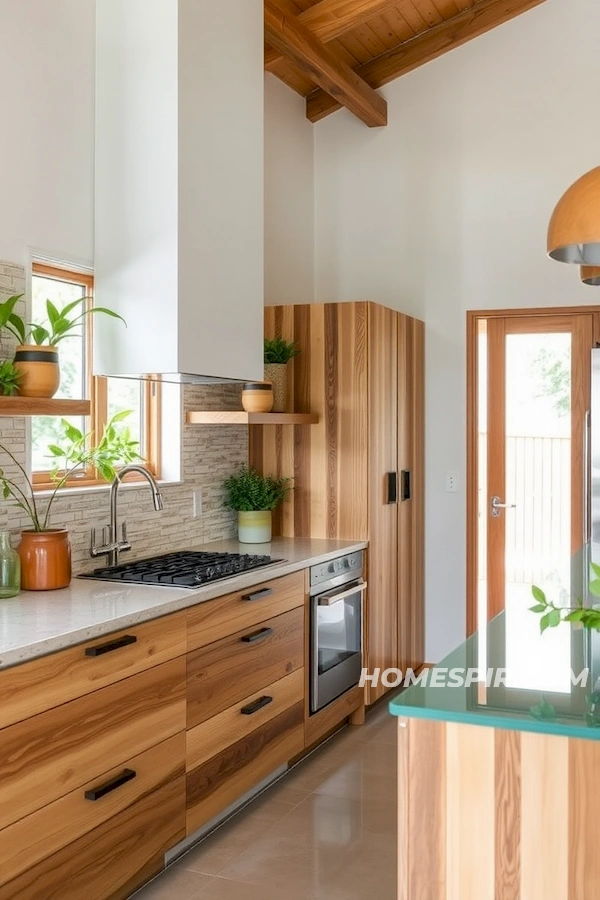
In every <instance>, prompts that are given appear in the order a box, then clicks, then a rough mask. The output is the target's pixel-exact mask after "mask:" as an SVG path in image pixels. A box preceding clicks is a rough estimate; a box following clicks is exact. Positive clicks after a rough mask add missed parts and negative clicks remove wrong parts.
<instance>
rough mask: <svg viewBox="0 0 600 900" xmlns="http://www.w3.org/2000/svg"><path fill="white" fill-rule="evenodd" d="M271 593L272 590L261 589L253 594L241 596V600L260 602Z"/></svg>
mask: <svg viewBox="0 0 600 900" xmlns="http://www.w3.org/2000/svg"><path fill="white" fill-rule="evenodd" d="M272 593H273V588H261V590H260V591H255V592H254V593H253V594H242V600H262V599H263V597H270V596H271V594H272Z"/></svg>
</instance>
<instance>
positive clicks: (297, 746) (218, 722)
mask: <svg viewBox="0 0 600 900" xmlns="http://www.w3.org/2000/svg"><path fill="white" fill-rule="evenodd" d="M303 681H304V670H303V669H299V670H298V671H297V672H295V673H293V674H292V675H288V676H287V677H286V678H283V679H282V680H281V681H279V682H276V683H275V684H274V685H268V686H267V687H265V689H264V691H260V692H258V693H257V694H256V695H253V696H251V697H248V698H247V700H245V701H243V703H242V704H241V705H239V706H236V707H234V708H232V709H231V710H226V711H225V712H224V713H221V714H220V715H219V716H216V717H215V719H209V720H208V721H207V722H205V723H204V724H202V725H199V726H197V728H196V729H193V730H192V731H191V732H189V733H188V754H187V765H188V774H187V778H186V804H187V832H188V834H192V833H193V832H194V831H196V830H197V829H198V828H200V827H201V826H202V825H204V824H206V822H208V821H210V819H212V818H214V817H215V816H216V815H218V813H219V812H221V811H222V810H224V809H226V808H227V807H228V806H230V805H231V804H232V803H234V802H235V801H236V800H238V799H239V798H240V797H241V796H242V795H243V794H245V793H246V792H247V791H249V790H251V789H252V788H253V787H254V786H255V785H257V784H259V783H260V782H261V781H262V780H263V779H264V778H266V777H267V776H268V775H270V774H271V772H273V771H274V770H275V769H277V768H278V766H281V765H284V764H285V763H287V762H288V760H290V759H292V758H293V757H294V756H298V754H300V753H301V752H302V750H303V749H304V696H303V695H304V691H303ZM265 701H267V703H266V704H265ZM207 737H208V740H206V738H207ZM205 740H206V743H204V742H205ZM214 750H217V752H214V755H212V756H210V757H208V758H206V757H207V755H208V753H212V752H213V751H214Z"/></svg>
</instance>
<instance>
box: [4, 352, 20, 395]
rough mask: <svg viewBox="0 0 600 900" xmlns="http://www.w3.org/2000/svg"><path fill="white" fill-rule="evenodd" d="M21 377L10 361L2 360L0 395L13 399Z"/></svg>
mask: <svg viewBox="0 0 600 900" xmlns="http://www.w3.org/2000/svg"><path fill="white" fill-rule="evenodd" d="M20 379H21V375H20V373H19V370H18V369H17V368H16V366H15V364H14V362H13V361H12V359H3V360H2V362H0V395H2V396H3V397H14V395H15V394H16V393H17V391H18V388H19V381H20Z"/></svg>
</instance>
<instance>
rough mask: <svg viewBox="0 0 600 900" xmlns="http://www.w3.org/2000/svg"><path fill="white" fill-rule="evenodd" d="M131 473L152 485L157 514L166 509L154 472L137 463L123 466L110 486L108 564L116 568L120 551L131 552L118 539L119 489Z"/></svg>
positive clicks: (126, 544)
mask: <svg viewBox="0 0 600 900" xmlns="http://www.w3.org/2000/svg"><path fill="white" fill-rule="evenodd" d="M129 472H137V474H138V475H142V476H143V477H144V478H145V479H146V481H147V482H148V484H149V485H150V490H151V491H152V502H153V504H154V509H155V510H156V511H157V512H160V511H161V510H162V509H164V506H165V505H164V500H163V496H162V494H161V492H160V490H159V488H158V484H157V483H156V479H155V477H154V475H153V474H152V472H150V471H149V470H148V469H147V468H146V467H145V466H141V465H138V464H137V463H131V464H130V465H127V466H123V468H122V469H120V470H119V472H117V474H116V475H115V477H114V479H113V482H112V484H111V486H110V542H109V544H110V546H111V550H110V552H109V553H108V564H109V566H116V565H118V564H119V551H120V550H129V548H130V545H129V544H128V543H127V542H126V541H124V542H123V546H121V544H120V542H119V537H118V521H117V500H118V495H119V487H120V485H121V482H122V480H123V476H124V475H127V474H128V473H129Z"/></svg>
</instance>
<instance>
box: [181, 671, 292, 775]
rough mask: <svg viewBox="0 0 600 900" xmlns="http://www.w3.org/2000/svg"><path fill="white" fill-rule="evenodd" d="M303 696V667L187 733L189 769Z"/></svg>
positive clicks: (194, 767)
mask: <svg viewBox="0 0 600 900" xmlns="http://www.w3.org/2000/svg"><path fill="white" fill-rule="evenodd" d="M303 699H304V669H297V670H296V671H295V672H292V674H291V675H286V677H285V678H281V679H280V680H279V681H276V682H275V683H274V684H270V685H269V686H268V687H266V688H263V689H262V690H259V691H256V692H254V693H252V694H249V695H248V696H247V697H244V698H243V699H242V700H240V701H239V702H238V703H236V704H235V706H232V707H230V708H229V709H226V710H224V711H223V712H221V713H219V715H217V716H215V717H214V718H213V719H209V720H208V721H206V722H202V724H201V725H197V726H196V727H195V728H192V729H191V731H188V733H187V745H186V760H187V763H186V764H187V770H188V772H190V771H191V770H192V769H196V768H197V767H198V766H201V765H203V764H204V763H205V762H208V760H209V759H211V758H212V757H213V756H216V755H217V754H218V753H221V752H223V751H224V750H226V749H227V747H229V746H231V745H232V744H235V743H236V742H237V741H240V740H241V739H242V738H243V737H245V736H246V735H248V734H250V732H251V731H254V730H255V729H256V728H260V727H261V725H264V724H265V723H266V722H269V721H270V720H271V719H274V718H276V717H277V716H278V715H279V714H280V713H282V712H283V711H284V710H286V709H288V708H289V707H290V706H294V705H295V704H296V703H300V702H302V701H303Z"/></svg>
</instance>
